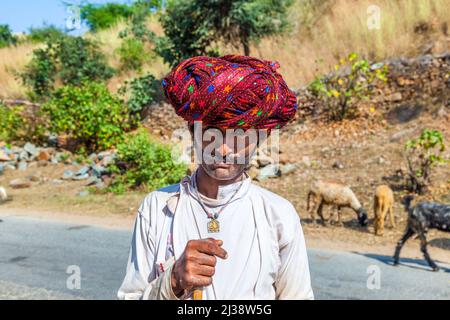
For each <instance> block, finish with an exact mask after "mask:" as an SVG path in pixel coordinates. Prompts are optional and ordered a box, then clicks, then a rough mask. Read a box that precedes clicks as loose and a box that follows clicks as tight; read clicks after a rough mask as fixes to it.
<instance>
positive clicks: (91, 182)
mask: <svg viewBox="0 0 450 320" xmlns="http://www.w3.org/2000/svg"><path fill="white" fill-rule="evenodd" d="M98 182H103V181H102V180H101V179H99V178H97V177H94V176H91V177H89V179H88V180H87V181H86V183H85V184H84V185H85V186H92V185H94V184H97V183H98Z"/></svg>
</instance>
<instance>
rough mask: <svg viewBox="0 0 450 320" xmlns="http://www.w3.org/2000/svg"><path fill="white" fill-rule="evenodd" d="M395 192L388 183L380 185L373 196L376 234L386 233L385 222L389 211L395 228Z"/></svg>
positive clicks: (392, 225)
mask: <svg viewBox="0 0 450 320" xmlns="http://www.w3.org/2000/svg"><path fill="white" fill-rule="evenodd" d="M393 206H394V193H393V192H392V190H391V188H389V187H388V186H386V185H381V186H378V187H377V189H376V190H375V196H374V197H373V211H374V215H375V220H374V227H375V234H376V235H377V236H382V235H383V234H384V222H385V219H386V217H387V213H388V212H389V219H390V222H391V227H392V228H395V221H394V208H393Z"/></svg>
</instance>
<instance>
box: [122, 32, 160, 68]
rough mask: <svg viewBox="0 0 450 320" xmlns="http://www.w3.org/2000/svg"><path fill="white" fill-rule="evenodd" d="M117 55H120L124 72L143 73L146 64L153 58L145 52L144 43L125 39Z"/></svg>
mask: <svg viewBox="0 0 450 320" xmlns="http://www.w3.org/2000/svg"><path fill="white" fill-rule="evenodd" d="M116 53H117V54H118V55H119V61H120V66H121V67H120V68H121V69H122V70H137V71H141V69H142V66H143V65H144V63H147V62H149V61H150V60H151V59H152V58H153V55H151V54H150V53H148V52H146V51H145V47H144V43H143V42H142V41H141V40H139V39H134V38H127V39H125V40H124V41H123V42H122V44H121V46H120V47H119V48H117V50H116Z"/></svg>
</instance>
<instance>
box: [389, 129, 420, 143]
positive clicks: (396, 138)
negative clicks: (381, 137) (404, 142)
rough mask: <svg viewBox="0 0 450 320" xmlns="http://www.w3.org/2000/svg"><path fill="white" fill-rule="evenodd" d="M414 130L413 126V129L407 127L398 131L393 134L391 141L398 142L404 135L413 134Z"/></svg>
mask: <svg viewBox="0 0 450 320" xmlns="http://www.w3.org/2000/svg"><path fill="white" fill-rule="evenodd" d="M414 131H415V129H414V128H412V129H406V130H402V131H399V132H396V133H394V134H393V135H392V136H391V139H390V141H391V142H397V141H399V140H401V139H402V138H403V137H405V136H407V135H410V134H412V133H413V132H414Z"/></svg>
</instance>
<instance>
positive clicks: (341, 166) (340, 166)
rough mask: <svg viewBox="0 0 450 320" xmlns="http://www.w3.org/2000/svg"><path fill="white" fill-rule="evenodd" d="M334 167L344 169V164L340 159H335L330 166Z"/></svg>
mask: <svg viewBox="0 0 450 320" xmlns="http://www.w3.org/2000/svg"><path fill="white" fill-rule="evenodd" d="M332 167H333V168H334V169H344V165H343V164H342V162H340V161H335V162H334V163H333V166H332Z"/></svg>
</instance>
